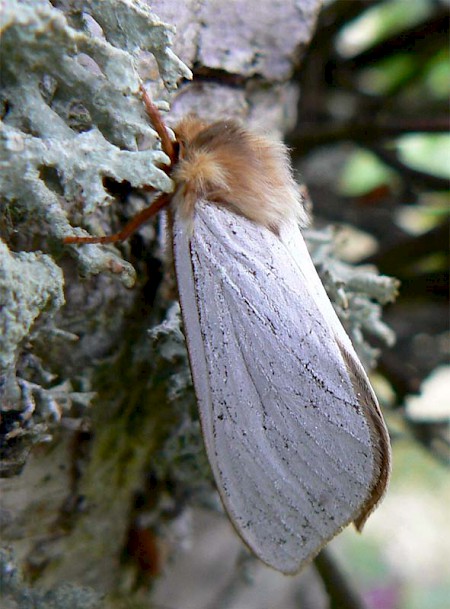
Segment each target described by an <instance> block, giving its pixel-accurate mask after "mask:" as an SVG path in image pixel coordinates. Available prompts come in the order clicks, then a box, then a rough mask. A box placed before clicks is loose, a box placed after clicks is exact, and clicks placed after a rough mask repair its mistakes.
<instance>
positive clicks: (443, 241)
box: [361, 220, 450, 276]
mask: <svg viewBox="0 0 450 609" xmlns="http://www.w3.org/2000/svg"><path fill="white" fill-rule="evenodd" d="M449 231H450V223H449V221H448V220H447V221H446V222H443V223H442V224H439V225H438V226H435V227H434V228H432V229H431V230H430V231H427V232H426V233H424V234H422V235H419V236H417V235H414V236H411V237H408V238H405V239H403V240H402V241H401V242H400V243H396V244H395V245H393V246H392V247H389V248H385V249H383V250H381V251H379V252H377V253H376V254H374V255H373V256H370V257H368V258H366V259H365V260H363V261H361V263H362V264H375V265H376V266H377V267H378V268H379V269H380V270H381V271H383V272H385V271H386V269H389V272H393V273H394V274H395V275H396V276H398V275H401V274H404V270H405V267H406V266H411V263H412V262H413V260H414V259H417V258H420V257H424V256H428V255H430V254H435V253H436V252H437V251H439V252H443V253H445V254H446V255H448V235H449Z"/></svg>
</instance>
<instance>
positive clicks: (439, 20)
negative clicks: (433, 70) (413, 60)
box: [339, 9, 450, 70]
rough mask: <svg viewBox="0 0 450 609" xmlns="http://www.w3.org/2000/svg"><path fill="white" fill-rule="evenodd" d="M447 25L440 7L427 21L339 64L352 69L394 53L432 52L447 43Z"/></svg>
mask: <svg viewBox="0 0 450 609" xmlns="http://www.w3.org/2000/svg"><path fill="white" fill-rule="evenodd" d="M449 25H450V21H449V14H448V11H447V10H446V9H441V10H440V11H439V12H438V13H437V14H435V15H433V16H432V17H430V19H428V20H427V21H423V22H421V23H419V24H418V25H416V26H414V27H412V28H410V29H407V30H403V31H402V32H400V33H396V34H394V35H393V36H390V37H389V38H386V39H384V40H382V41H381V42H379V43H378V44H375V45H374V46H372V47H370V48H369V49H367V50H365V51H362V52H361V53H359V54H358V55H355V56H353V57H351V58H350V59H343V60H340V61H339V66H340V67H344V66H345V68H346V69H352V70H354V69H357V68H363V67H366V66H371V65H373V64H374V63H375V62H377V61H380V60H382V59H386V58H387V57H390V56H391V55H395V54H396V53H408V52H409V53H420V52H423V51H424V52H426V54H427V55H428V54H430V53H434V52H435V50H438V49H439V48H442V47H443V46H444V45H446V44H448V30H449ZM430 47H431V48H430Z"/></svg>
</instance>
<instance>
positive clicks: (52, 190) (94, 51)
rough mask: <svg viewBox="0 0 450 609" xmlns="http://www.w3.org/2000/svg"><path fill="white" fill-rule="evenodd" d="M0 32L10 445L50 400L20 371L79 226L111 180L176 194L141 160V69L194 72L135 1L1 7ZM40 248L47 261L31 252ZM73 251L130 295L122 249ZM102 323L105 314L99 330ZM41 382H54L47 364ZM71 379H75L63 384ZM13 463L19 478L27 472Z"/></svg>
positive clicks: (166, 28)
mask: <svg viewBox="0 0 450 609" xmlns="http://www.w3.org/2000/svg"><path fill="white" fill-rule="evenodd" d="M57 6H60V7H61V9H62V10H59V9H58V8H55V7H57ZM0 33H1V45H0V61H1V65H2V73H1V81H2V89H1V101H2V111H1V119H2V120H1V121H0V193H1V200H0V229H1V238H2V240H1V241H0V246H1V247H0V262H1V275H0V330H1V336H0V407H1V408H2V410H3V411H5V410H9V411H11V412H13V411H15V412H17V413H18V414H17V417H18V418H17V421H16V420H14V422H13V423H11V426H9V423H8V426H7V427H8V433H7V434H6V436H5V437H6V439H7V440H8V437H9V436H8V434H11V433H13V434H16V433H18V432H17V429H16V427H17V425H18V426H19V427H21V426H24V416H25V415H24V412H25V411H26V412H28V413H30V412H31V411H32V410H33V409H34V407H35V397H36V396H37V395H39V396H40V398H42V399H41V400H40V401H41V402H42V403H46V404H49V403H51V402H52V401H53V399H54V397H53V394H52V393H51V391H50V392H49V391H48V390H47V388H46V389H44V388H43V387H42V386H40V385H39V381H38V384H36V383H34V382H29V381H27V380H25V379H24V378H23V377H22V378H20V380H17V378H16V369H17V367H18V366H19V369H20V364H21V362H20V357H21V354H22V355H23V354H24V353H25V351H24V349H23V347H24V346H25V344H26V342H27V340H28V341H29V339H30V338H35V337H36V336H38V335H39V334H40V333H41V335H40V338H41V342H44V343H45V340H48V337H46V338H45V340H44V341H42V332H41V330H42V327H41V326H42V324H41V323H39V324H36V322H37V321H39V322H41V320H42V319H43V320H44V322H46V320H50V317H49V315H43V313H44V312H45V313H49V312H50V313H52V314H55V313H57V312H58V310H59V309H60V308H61V307H62V305H63V304H64V297H63V288H64V279H63V273H62V269H61V267H60V266H59V265H61V264H63V263H64V260H63V256H62V247H61V242H62V239H63V238H64V237H65V236H68V235H73V234H74V232H76V233H83V231H81V229H78V228H77V229H74V228H73V226H72V223H73V224H81V223H82V222H83V221H84V222H89V221H90V220H89V218H90V217H91V218H95V214H94V212H95V211H96V210H97V208H99V207H102V206H105V205H107V204H108V203H110V202H111V201H112V197H111V196H110V194H109V193H108V191H107V189H106V187H105V179H106V178H109V179H111V180H113V181H115V182H118V183H120V182H124V181H126V182H128V183H129V184H130V185H131V186H133V187H139V186H143V185H146V186H153V187H154V188H155V189H157V190H162V191H166V192H168V191H169V192H170V191H171V190H172V182H171V180H170V179H169V178H168V177H167V175H166V173H165V172H164V171H163V170H162V169H161V167H162V166H163V165H164V163H166V162H167V161H168V159H167V157H166V156H165V155H164V154H163V153H162V152H161V151H160V150H153V149H152V148H147V149H142V150H141V149H139V144H141V143H142V142H145V143H146V144H147V146H149V145H155V144H157V137H156V134H155V132H154V131H153V129H152V128H151V126H150V124H149V120H148V117H147V116H146V113H145V109H144V105H143V103H142V99H141V96H140V85H141V82H142V81H141V78H140V75H139V73H138V66H142V65H143V64H144V59H145V58H147V60H148V61H150V59H149V58H150V55H151V58H152V60H154V61H155V62H156V64H155V65H156V66H157V71H156V70H155V69H154V67H153V70H154V74H155V78H156V76H157V74H159V76H160V77H161V79H162V82H163V83H164V85H165V87H166V89H168V90H172V89H174V88H175V87H176V83H177V81H179V80H180V78H182V77H183V76H185V77H190V71H189V69H188V68H187V67H186V66H185V65H184V64H183V63H182V62H181V61H180V60H179V59H178V58H177V57H176V56H175V55H174V53H173V52H172V50H171V39H172V37H173V33H174V28H173V27H172V26H170V25H167V24H165V23H163V22H161V21H160V20H159V18H158V17H156V16H155V15H154V14H153V13H152V12H151V11H150V10H149V8H148V6H147V5H146V4H145V3H143V2H140V1H139V0H134V1H131V0H86V1H82V2H53V3H50V2H49V1H48V0H23V1H19V0H9V1H8V2H6V3H4V4H3V5H2V11H1V13H0ZM144 67H145V65H144ZM69 211H70V212H71V214H72V218H73V220H72V223H71V221H70V220H69V217H68V212H69ZM98 225H99V220H98V216H97V217H96V218H95V219H94V221H93V222H92V226H89V228H90V229H92V228H94V230H93V231H92V232H95V230H97V232H98V230H99V226H98ZM100 230H101V228H100ZM36 247H40V248H42V249H43V250H44V251H46V252H47V254H43V253H41V252H39V251H37V252H34V253H33V252H30V251H29V250H30V249H36ZM9 248H11V249H9ZM22 249H24V250H25V251H24V252H22V253H15V252H17V251H19V252H20V250H22ZM66 251H67V252H69V253H70V255H71V256H72V257H74V258H75V259H76V261H77V263H78V268H79V270H80V272H81V274H82V275H84V276H89V275H95V274H98V273H101V272H103V271H107V272H110V273H114V274H116V275H119V276H120V278H121V280H122V282H123V284H124V285H125V286H127V287H130V286H132V285H133V284H134V281H135V270H134V268H133V267H132V265H131V264H129V263H128V262H126V261H124V260H123V259H122V257H121V256H120V254H119V252H118V251H117V250H114V249H109V250H108V249H107V248H104V247H98V246H94V245H92V246H86V247H77V246H70V247H69V246H68V247H66ZM49 254H51V255H53V257H52V256H51V255H49ZM65 264H66V266H67V260H66V261H65ZM108 296H109V295H108ZM78 298H80V296H78ZM105 302H107V298H105ZM118 302H119V303H121V302H122V300H120V298H119V300H118ZM119 306H120V305H119ZM106 309H107V306H105V310H106ZM69 314H70V313H69ZM104 314H105V313H103V315H104ZM64 317H65V316H64V315H62V316H61V318H62V319H64ZM102 319H103V318H102V313H101V311H99V316H98V326H99V327H102V323H103V322H102ZM112 319H114V318H112ZM49 325H50V326H51V325H52V324H51V323H50V324H49ZM47 330H48V328H47ZM52 332H53V335H54V334H55V332H56V329H55V328H54V327H52V328H51V329H50V331H49V336H50V335H51V334H52ZM62 334H64V333H61V335H62ZM66 334H67V336H68V337H69V339H70V338H72V339H73V338H75V339H76V337H74V336H73V335H70V333H66ZM50 342H51V338H50ZM26 349H27V350H28V349H29V347H26ZM74 351H76V349H75V350H74ZM50 352H52V346H51V344H49V345H48V349H47V351H46V353H47V354H48V353H50ZM81 355H84V354H81ZM44 359H45V358H44ZM53 359H54V360H55V356H53ZM73 359H74V361H76V360H77V356H76V355H74V357H73ZM56 360H57V356H56ZM60 363H61V364H62V362H61V361H59V362H58V361H57V364H58V365H59V364H60ZM51 367H52V366H51V365H50V366H49V369H51ZM69 368H70V365H69ZM41 371H42V375H43V376H45V375H47V377H48V378H51V377H52V373H51V372H49V371H48V370H46V362H43V366H42V370H41ZM42 375H41V376H42ZM67 375H69V376H70V370H69V369H68V368H67V369H66V370H64V372H63V377H62V378H63V383H64V379H65V378H67ZM53 376H54V375H53ZM33 380H34V379H33ZM49 384H50V385H52V383H49ZM61 386H63V385H61ZM88 392H89V387H88V388H87V392H86V394H87V393H88ZM57 393H58V395H59V394H60V393H61V389H60V388H59V389H58V390H57ZM62 393H64V391H63V392H62ZM81 401H82V402H83V401H86V400H83V399H82V398H81ZM20 413H21V414H20ZM40 414H41V415H42V413H40ZM11 416H12V415H11ZM27 416H28V415H27ZM30 416H31V415H30ZM8 421H9V419H8ZM3 422H5V420H4V421H3ZM28 423H29V424H28V427H29V428H30V430H31V427H32V425H31V421H28ZM11 437H12V436H11ZM16 439H17V436H14V442H16ZM16 457H17V455H15V456H14V459H13V460H12V462H10V465H11V466H12V469H11V472H10V474H11V475H12V474H13V473H17V468H18V467H19V464H20V463H21V462H22V457H20V458H18V460H16Z"/></svg>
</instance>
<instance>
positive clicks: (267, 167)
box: [172, 116, 306, 232]
mask: <svg viewBox="0 0 450 609" xmlns="http://www.w3.org/2000/svg"><path fill="white" fill-rule="evenodd" d="M175 134H176V136H177V141H178V143H179V147H180V149H179V161H178V163H177V165H176V167H175V168H174V171H173V173H172V176H173V178H174V180H175V182H176V184H177V190H176V194H175V198H174V202H175V205H177V206H179V207H180V211H181V214H182V215H183V216H184V217H185V218H186V220H187V221H190V219H192V217H193V214H194V209H195V204H196V202H197V201H198V200H208V201H212V202H217V203H218V204H221V205H224V206H227V207H230V208H231V209H232V210H233V211H235V212H237V213H239V214H242V215H243V216H246V217H247V218H249V219H250V220H253V221H255V222H257V223H259V224H262V225H264V226H266V227H267V228H269V229H271V230H273V231H274V232H278V230H279V228H280V225H281V224H282V223H283V222H284V221H287V220H292V219H294V220H297V221H299V222H301V223H302V224H304V223H305V221H306V214H305V211H304V209H303V206H302V203H301V196H300V193H299V188H298V186H297V184H296V183H295V181H294V179H293V176H292V170H291V165H290V162H289V156H288V152H287V149H286V147H285V146H284V145H283V144H282V143H281V142H276V141H272V140H270V139H268V138H266V137H263V136H260V135H256V134H253V133H251V132H249V131H248V130H246V129H244V128H243V127H241V126H240V125H239V124H238V123H237V122H236V121H232V120H229V121H225V120H224V121H219V122H216V123H213V124H210V125H208V124H205V123H204V122H202V121H201V120H200V119H198V118H196V117H192V116H188V117H187V118H185V119H183V120H182V121H181V122H180V123H179V124H178V125H177V127H176V128H175Z"/></svg>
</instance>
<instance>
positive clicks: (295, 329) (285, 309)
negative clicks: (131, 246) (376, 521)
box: [173, 202, 389, 573]
mask: <svg viewBox="0 0 450 609" xmlns="http://www.w3.org/2000/svg"><path fill="white" fill-rule="evenodd" d="M173 230H174V255H175V265H176V272H177V280H178V287H179V292H180V301H181V306H182V312H183V319H184V325H185V333H186V338H187V344H188V350H189V357H190V363H191V370H192V376H193V380H194V386H195V390H196V394H197V399H198V404H199V409H200V417H201V423H202V428H203V434H204V439H205V445H206V449H207V453H208V457H209V460H210V463H211V467H212V469H213V472H214V476H215V479H216V483H217V487H218V490H219V492H220V495H221V498H222V501H223V503H224V506H225V508H226V510H227V511H228V513H229V515H230V517H231V520H232V522H233V524H234V526H235V527H236V529H237V531H238V533H239V534H240V535H241V537H242V538H243V539H244V541H245V542H246V543H247V544H248V545H249V547H250V548H251V549H252V550H253V551H254V553H255V554H256V555H257V556H258V557H259V558H260V559H261V560H263V561H264V562H266V563H267V564H268V565H270V566H272V567H274V568H275V569H278V570H280V571H282V572H284V573H293V572H295V571H297V570H298V569H299V568H300V567H301V566H302V565H303V564H304V563H305V562H307V561H308V560H310V559H312V558H313V557H314V556H315V555H316V554H317V552H318V551H319V550H320V548H321V547H322V546H323V545H324V544H325V543H326V542H327V541H328V540H329V539H331V538H332V537H333V536H334V535H336V534H337V533H338V532H339V531H340V530H341V528H343V527H344V526H345V525H346V524H348V523H349V522H351V521H352V520H356V521H357V520H358V518H359V519H362V521H363V520H364V518H365V517H366V516H365V515H366V513H367V512H368V511H370V510H371V509H372V507H373V505H375V503H376V502H377V501H378V499H379V496H381V494H382V492H383V489H384V486H385V481H386V477H387V473H386V472H387V471H388V469H386V462H385V461H384V462H383V455H386V450H387V451H389V447H388V445H387V446H386V441H387V440H386V438H387V436H386V435H385V433H386V432H385V428H384V424H383V421H382V418H381V415H379V411H377V408H378V407H377V405H376V402H375V404H374V405H373V404H372V403H371V401H373V399H374V398H373V397H372V396H373V394H372V392H371V389H370V386H369V389H367V388H366V385H367V380H366V378H365V376H363V377H361V376H358V374H359V366H360V364H359V362H357V364H356V368H354V369H353V368H352V366H353V360H354V358H355V356H354V355H353V352H352V351H350V350H349V349H351V344H350V341H349V340H348V339H347V338H344V339H342V340H343V344H341V343H340V342H339V336H340V334H339V333H340V332H342V333H344V335H345V332H344V331H343V330H342V329H341V330H337V328H338V327H339V326H338V325H336V322H335V320H334V318H333V320H332V322H331V324H330V323H329V321H328V319H327V318H328V316H329V315H330V314H331V315H333V316H334V317H335V313H334V311H333V309H332V307H331V304H330V305H329V306H330V310H328V308H327V305H325V304H324V303H323V302H322V300H323V294H321V293H320V290H318V287H317V282H318V284H319V285H320V280H319V279H318V278H317V281H316V280H314V282H311V281H309V280H310V275H311V272H313V273H315V270H314V267H313V265H312V262H311V263H310V264H311V267H309V266H308V267H307V271H306V272H305V273H303V272H302V268H303V266H304V263H303V259H297V258H296V254H295V253H294V250H295V249H296V248H295V245H296V242H297V245H298V244H299V239H300V241H302V239H301V235H300V233H298V234H297V235H293V234H288V235H284V236H283V235H282V238H281V239H280V238H279V237H277V236H276V235H274V234H273V233H271V232H270V231H268V230H267V229H265V228H263V227H260V226H258V225H256V224H254V223H253V222H251V221H249V220H247V219H245V218H243V217H241V216H237V215H235V214H233V213H231V212H229V211H227V210H225V209H223V208H220V207H217V206H216V205H212V204H208V203H207V202H197V205H196V212H195V217H194V225H193V230H192V232H191V230H190V229H189V228H188V227H187V226H186V224H185V222H184V221H183V220H182V219H181V218H180V217H179V216H178V214H177V212H176V211H175V217H174V226H173ZM305 252H306V249H305ZM306 255H307V256H308V260H309V255H308V254H307V252H306ZM308 264H309V263H308ZM305 268H306V267H305ZM311 269H312V270H311ZM325 299H326V301H327V297H326V296H325ZM337 324H339V322H338V321H337ZM336 333H337V334H338V336H336ZM341 338H342V337H341ZM346 341H348V344H347V343H346ZM349 344H350V347H349ZM349 363H350V364H349ZM355 370H356V372H355ZM355 378H356V380H355ZM361 379H362V380H361ZM361 392H362V393H363V394H364V395H363V399H361V395H357V394H358V393H359V394H361ZM367 396H369V397H367ZM364 401H367V402H368V406H367V405H365V404H362V402H364ZM368 412H369V414H368ZM374 413H375V414H374ZM372 419H373V420H372ZM374 421H375V422H374ZM380 421H381V422H380ZM380 426H381V427H380ZM380 429H381V431H380Z"/></svg>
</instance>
